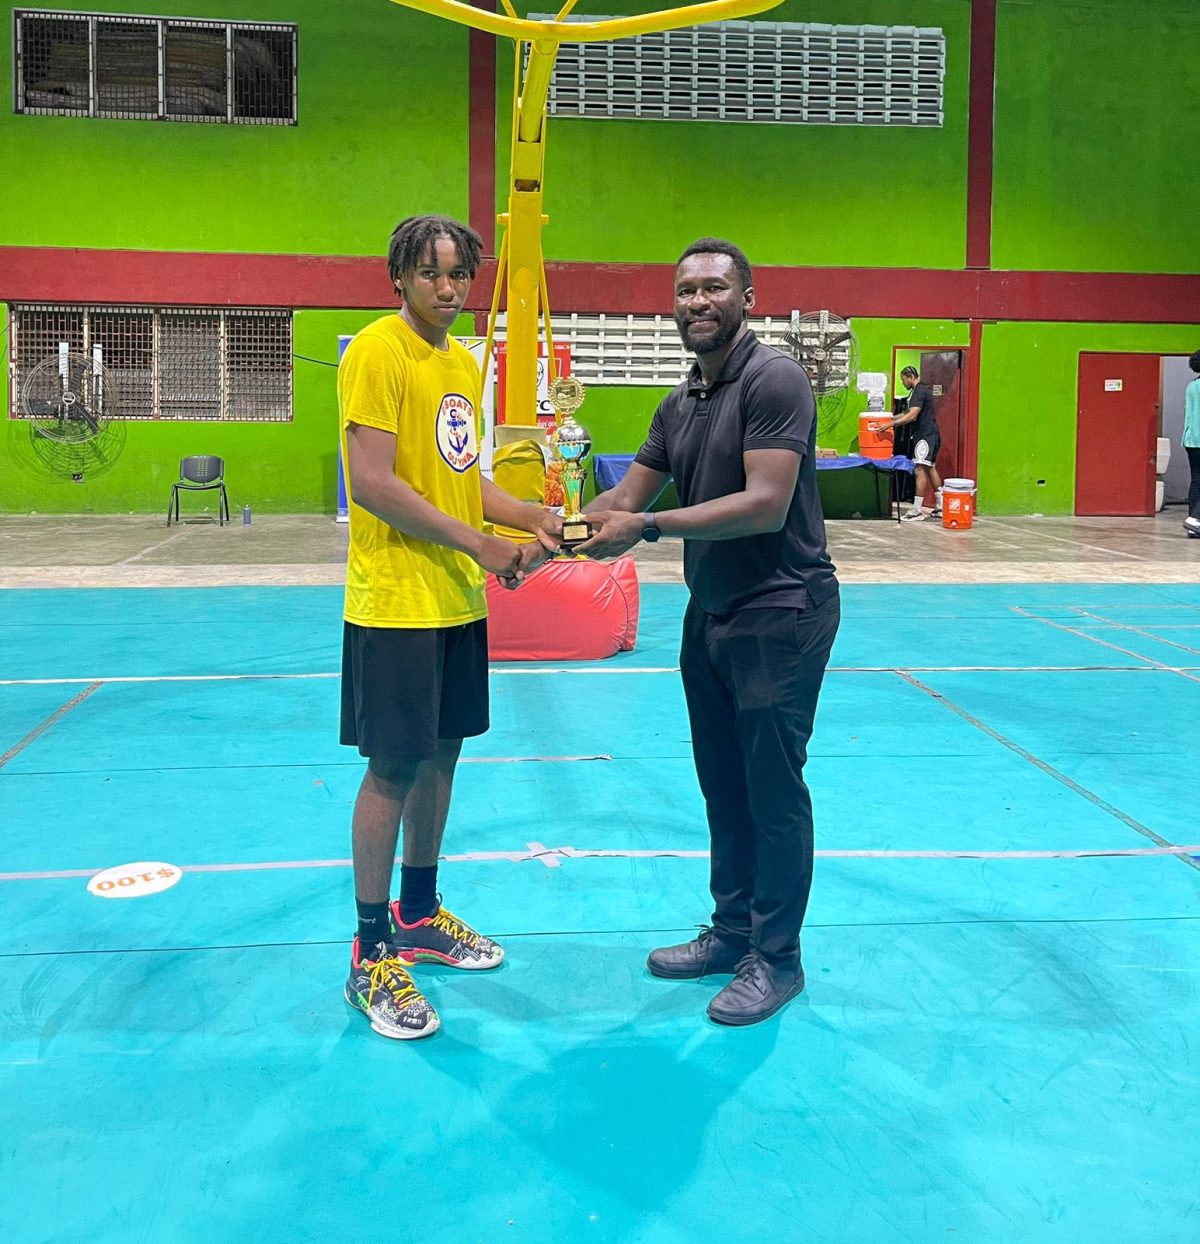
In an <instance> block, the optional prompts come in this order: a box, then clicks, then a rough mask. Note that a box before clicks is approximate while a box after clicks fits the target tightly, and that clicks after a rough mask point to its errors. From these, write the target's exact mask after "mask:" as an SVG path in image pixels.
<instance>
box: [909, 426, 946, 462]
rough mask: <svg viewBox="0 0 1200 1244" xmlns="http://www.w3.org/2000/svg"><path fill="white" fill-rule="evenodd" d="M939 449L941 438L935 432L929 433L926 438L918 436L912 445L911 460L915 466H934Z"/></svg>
mask: <svg viewBox="0 0 1200 1244" xmlns="http://www.w3.org/2000/svg"><path fill="white" fill-rule="evenodd" d="M941 447H942V438H941V435H940V434H939V433H937V432H930V433H929V434H928V435H927V436H918V437H917V439H916V443H915V444H914V445H913V449H912V460H913V461H914V462H915V463H916V464H917V466H925V467H931V466H936V465H937V456H938V450H939V449H941Z"/></svg>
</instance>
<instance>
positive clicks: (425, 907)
mask: <svg viewBox="0 0 1200 1244" xmlns="http://www.w3.org/2000/svg"><path fill="white" fill-rule="evenodd" d="M437 871H438V870H437V865H436V864H434V866H433V867H432V868H413V867H411V866H410V865H408V864H401V865H400V915H401V916H402V917H403V918H404V923H405V924H413V923H415V922H416V921H417V920H424V919H425V917H426V916H432V915H433V913H434V912H435V911H437V908H438V897H437Z"/></svg>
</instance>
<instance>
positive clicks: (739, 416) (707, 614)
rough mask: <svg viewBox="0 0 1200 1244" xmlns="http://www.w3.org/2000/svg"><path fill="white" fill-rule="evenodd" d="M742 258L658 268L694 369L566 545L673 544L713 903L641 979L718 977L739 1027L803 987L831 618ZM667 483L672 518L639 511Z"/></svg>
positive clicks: (782, 371) (792, 376) (831, 595)
mask: <svg viewBox="0 0 1200 1244" xmlns="http://www.w3.org/2000/svg"><path fill="white" fill-rule="evenodd" d="M753 306H754V287H753V284H752V279H751V272H750V264H749V262H748V261H747V259H746V256H745V255H744V254H743V253H742V251H741V250H739V249H738V247H736V246H734V245H733V244H732V243H730V242H726V241H724V240H722V239H719V238H702V239H700V240H699V241H697V242H694V243H693V244H692V245H691V246H689V247H688V248H687V250H685V251H684V252H683V254H682V256H680V259H679V262H678V264H677V265H676V269H675V323H676V325H677V327H678V329H679V334H680V336H681V337H682V339H683V343H684V345H685V346H686V347H687V349H689V350H692V351H694V352H695V355H696V361H695V363H694V364H693V366H692V368H691V370H690V372H689V373H688V376H687V379H685V380H684V381H683V382H682V383H681V384H679V385H678V386H677V387H676V388H675V389H673V390H672V391H671V393H669V394H668V395H667V397H665V398H664V399H663V401H662V403H661V404H660V405H659V407H658V409H657V410H656V411H655V413H654V418H653V420H652V422H651V424H650V430H649V433H648V435H647V437H646V441H645V443H644V444H643V445H642V447H641V449H640V450H639V451H638V453H637V455H636V458H635V460H634V462H633V464H632V465H631V466H630V468H629V471H628V472H627V473H626V475H625V477H624V478H623V479H622V480H621V482H620V483H619V484H617V486H616V487H615V488H612V489H609V490H608V491H607V492H605V493H602V494H601V495H600V496H598V497H597V498H596V499H595V500H594V501H592V502H591V503H590V504H589V505H588V506H587V507H586V509H587V513H588V517H589V518H591V519H592V520H593V521H594V522H595V524H596V525H597V526H598V527H599V530H598V532H597V533H596V534H595V535H594V536H593V537H592V538H591V540H589V541H588V542H587V543H585V544H581V545H579V546H577V547H578V551H579V552H581V553H586V554H588V555H590V556H593V557H609V556H616V555H618V554H620V553H623V552H625V551H626V550H627V549H629V548H631V547H632V546H633V545H635V544H636V543H637V542H638V541H639V540H650V541H653V540H657V539H658V538H659V537H660V536H663V537H678V538H681V539H682V540H683V541H684V579H685V581H686V582H687V586H688V590H689V592H690V594H691V599H690V601H689V603H688V607H687V612H686V614H685V617H684V622H683V641H682V649H681V652H680V673H681V675H682V679H683V688H684V693H685V697H686V699H687V706H688V717H689V720H690V724H691V734H692V753H693V756H694V759H695V764H696V774H697V777H698V778H699V782H700V789H701V792H702V793H703V795H704V800H705V805H706V809H707V813H708V826H709V835H710V839H711V847H712V851H711V877H710V885H711V890H712V896H713V902H714V907H715V910H714V912H713V917H712V925H711V926H704V927H702V928H701V931H700V934H699V936H698V937H696V938H695V939H694V940H692V941H690V942H685V943H683V944H682V945H677V946H664V947H660V948H659V949H657V950H655V951H653V952H651V954H650V958H649V961H648V967H649V969H650V971H651V973H653V974H654V975H655V976H659V977H665V978H667V979H670V980H688V979H694V978H696V977H700V976H705V975H707V974H710V973H711V974H727V975H732V976H733V980H732V981H730V983H729V984H728V985H726V986H725V988H723V989H722V990H721V991H720V992H719V993H718V994H716V996H715V997H714V998H713V999H712V1001H711V1002H710V1003H709V1005H708V1014H709V1017H710V1018H711V1019H713V1020H715V1021H716V1022H718V1023H721V1024H753V1023H756V1022H758V1021H759V1020H763V1019H766V1018H767V1017H768V1016H770V1015H773V1014H774V1013H775V1012H776V1011H778V1010H779V1009H780V1008H781V1007H782V1006H784V1005H785V1004H786V1003H787V1002H788V1001H790V1000H791V999H792V998H794V997H795V996H796V995H797V994H798V993H800V991H801V990H802V989H803V988H804V970H803V967H802V966H801V961H800V927H801V925H802V924H803V921H804V914H805V910H806V908H807V905H808V897H809V891H810V889H811V886H812V871H813V820H812V800H811V798H810V796H809V791H808V787H807V786H806V785H805V782H804V764H805V761H806V759H807V755H808V750H807V749H808V740H809V737H810V736H811V734H812V728H813V717H814V714H815V712H816V708H817V698H818V696H819V694H820V690H821V682H822V679H823V678H824V675H825V667H826V665H827V663H828V661H829V652H830V649H831V648H832V646H833V641H834V637H835V635H836V634H837V628H838V622H839V619H840V617H841V607H840V603H839V591H838V582H837V578H836V577H835V575H834V567H833V563H832V562H831V561H830V559H829V554H828V552H827V550H826V546H825V523H824V519H823V517H822V514H821V503H820V499H819V498H818V496H817V484H816V464H815V461H814V445H815V436H816V405H815V403H814V400H813V394H812V386H811V385H810V384H809V380H808V376H807V375H806V374H805V372H804V369H803V368H802V367H801V366H800V364H799V363H798V362H797V361H796V360H795V359H793V358H791V357H789V356H788V355H786V354H783V353H782V352H781V351H779V350H776V349H774V348H772V347H771V346H768V345H765V344H763V343H762V342H760V341H758V339H757V338H756V337H755V335H754V333H753V332H752V331H751V330H750V326H749V325H748V324H747V322H746V317H747V315H748V314H749V312H750V310H751V308H752V307H753ZM672 478H673V479H674V481H675V486H676V489H677V490H678V493H679V501H680V505H679V508H678V509H674V510H665V511H663V512H661V513H658V514H654V513H649V512H647V507H648V506H649V505H650V504H651V503H652V502H653V501H654V499H655V498H656V497H657V496H658V495H659V493H660V492H661V491H662V489H663V488H664V487H665V485H666V483H667V481H668V480H670V479H672Z"/></svg>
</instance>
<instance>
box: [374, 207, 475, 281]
mask: <svg viewBox="0 0 1200 1244" xmlns="http://www.w3.org/2000/svg"><path fill="white" fill-rule="evenodd" d="M438 238H446V239H447V240H448V241H450V242H453V243H454V245H455V247H456V249H457V250H458V257H459V259H460V260H462V266H463V267H464V268H466V270H467V272H468V274H469V275H470V276H471V277H472V278H474V276H475V273H476V272H477V271H478V269H479V261H480V258H481V256H482V255H483V239H482V238H481V237H480V236H479V234H478V233H476V232H475V230H474V229H472V228H471V227H470V226H469V225H464V224H462V223H461V222H460V221H457V220H454V219H453V218H452V217H450V216H409V217H408V219H407V220H402V221H401V222H400V223H399V224H398V225H397V226H396V227H395V229H393V230H392V240H391V242H389V243H388V252H387V265H388V276H390V277H391V279H392V284H393V285H394V284H395V283H396V282H397V281H398V280H399V279H400V278H401V277H402V276H403V275H404V274H405V273H406V272H412V271H414V269H416V268H417V267H418V265H420V264H421V263H423V262H424V261H425V259H426V257H427V256H430V255H433V254H435V253H436V245H437V240H438Z"/></svg>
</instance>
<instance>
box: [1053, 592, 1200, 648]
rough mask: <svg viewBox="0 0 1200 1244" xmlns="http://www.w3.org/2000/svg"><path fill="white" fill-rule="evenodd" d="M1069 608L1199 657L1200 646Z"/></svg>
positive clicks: (1119, 629)
mask: <svg viewBox="0 0 1200 1244" xmlns="http://www.w3.org/2000/svg"><path fill="white" fill-rule="evenodd" d="M1071 608H1072V610H1073V611H1074V612H1075V613H1077V614H1078V615H1079V616H1080V617H1083V618H1092V619H1093V620H1095V621H1096V622H1101V623H1103V624H1104V626H1106V627H1108V628H1110V629H1112V630H1118V631H1129V632H1131V633H1132V634H1134V635H1141V636H1142V638H1143V639H1151V640H1153V641H1154V642H1155V643H1156V644H1166V645H1167V647H1168V648H1179V649H1180V650H1181V651H1183V652H1190V653H1191V654H1192V655H1193V656H1198V657H1200V648H1190V647H1188V645H1187V644H1181V643H1178V642H1177V641H1176V640H1174V639H1164V638H1163V636H1161V635H1155V634H1154V632H1153V631H1147V630H1145V629H1143V628H1142V627H1140V626H1131V625H1130V624H1129V623H1128V622H1116V621H1114V620H1113V619H1112V618H1102V617H1101V616H1100V615H1099V614H1096V613H1091V612H1089V611H1088V610H1087V609H1083V608H1080V607H1079V606H1076V605H1072V606H1071Z"/></svg>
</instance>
